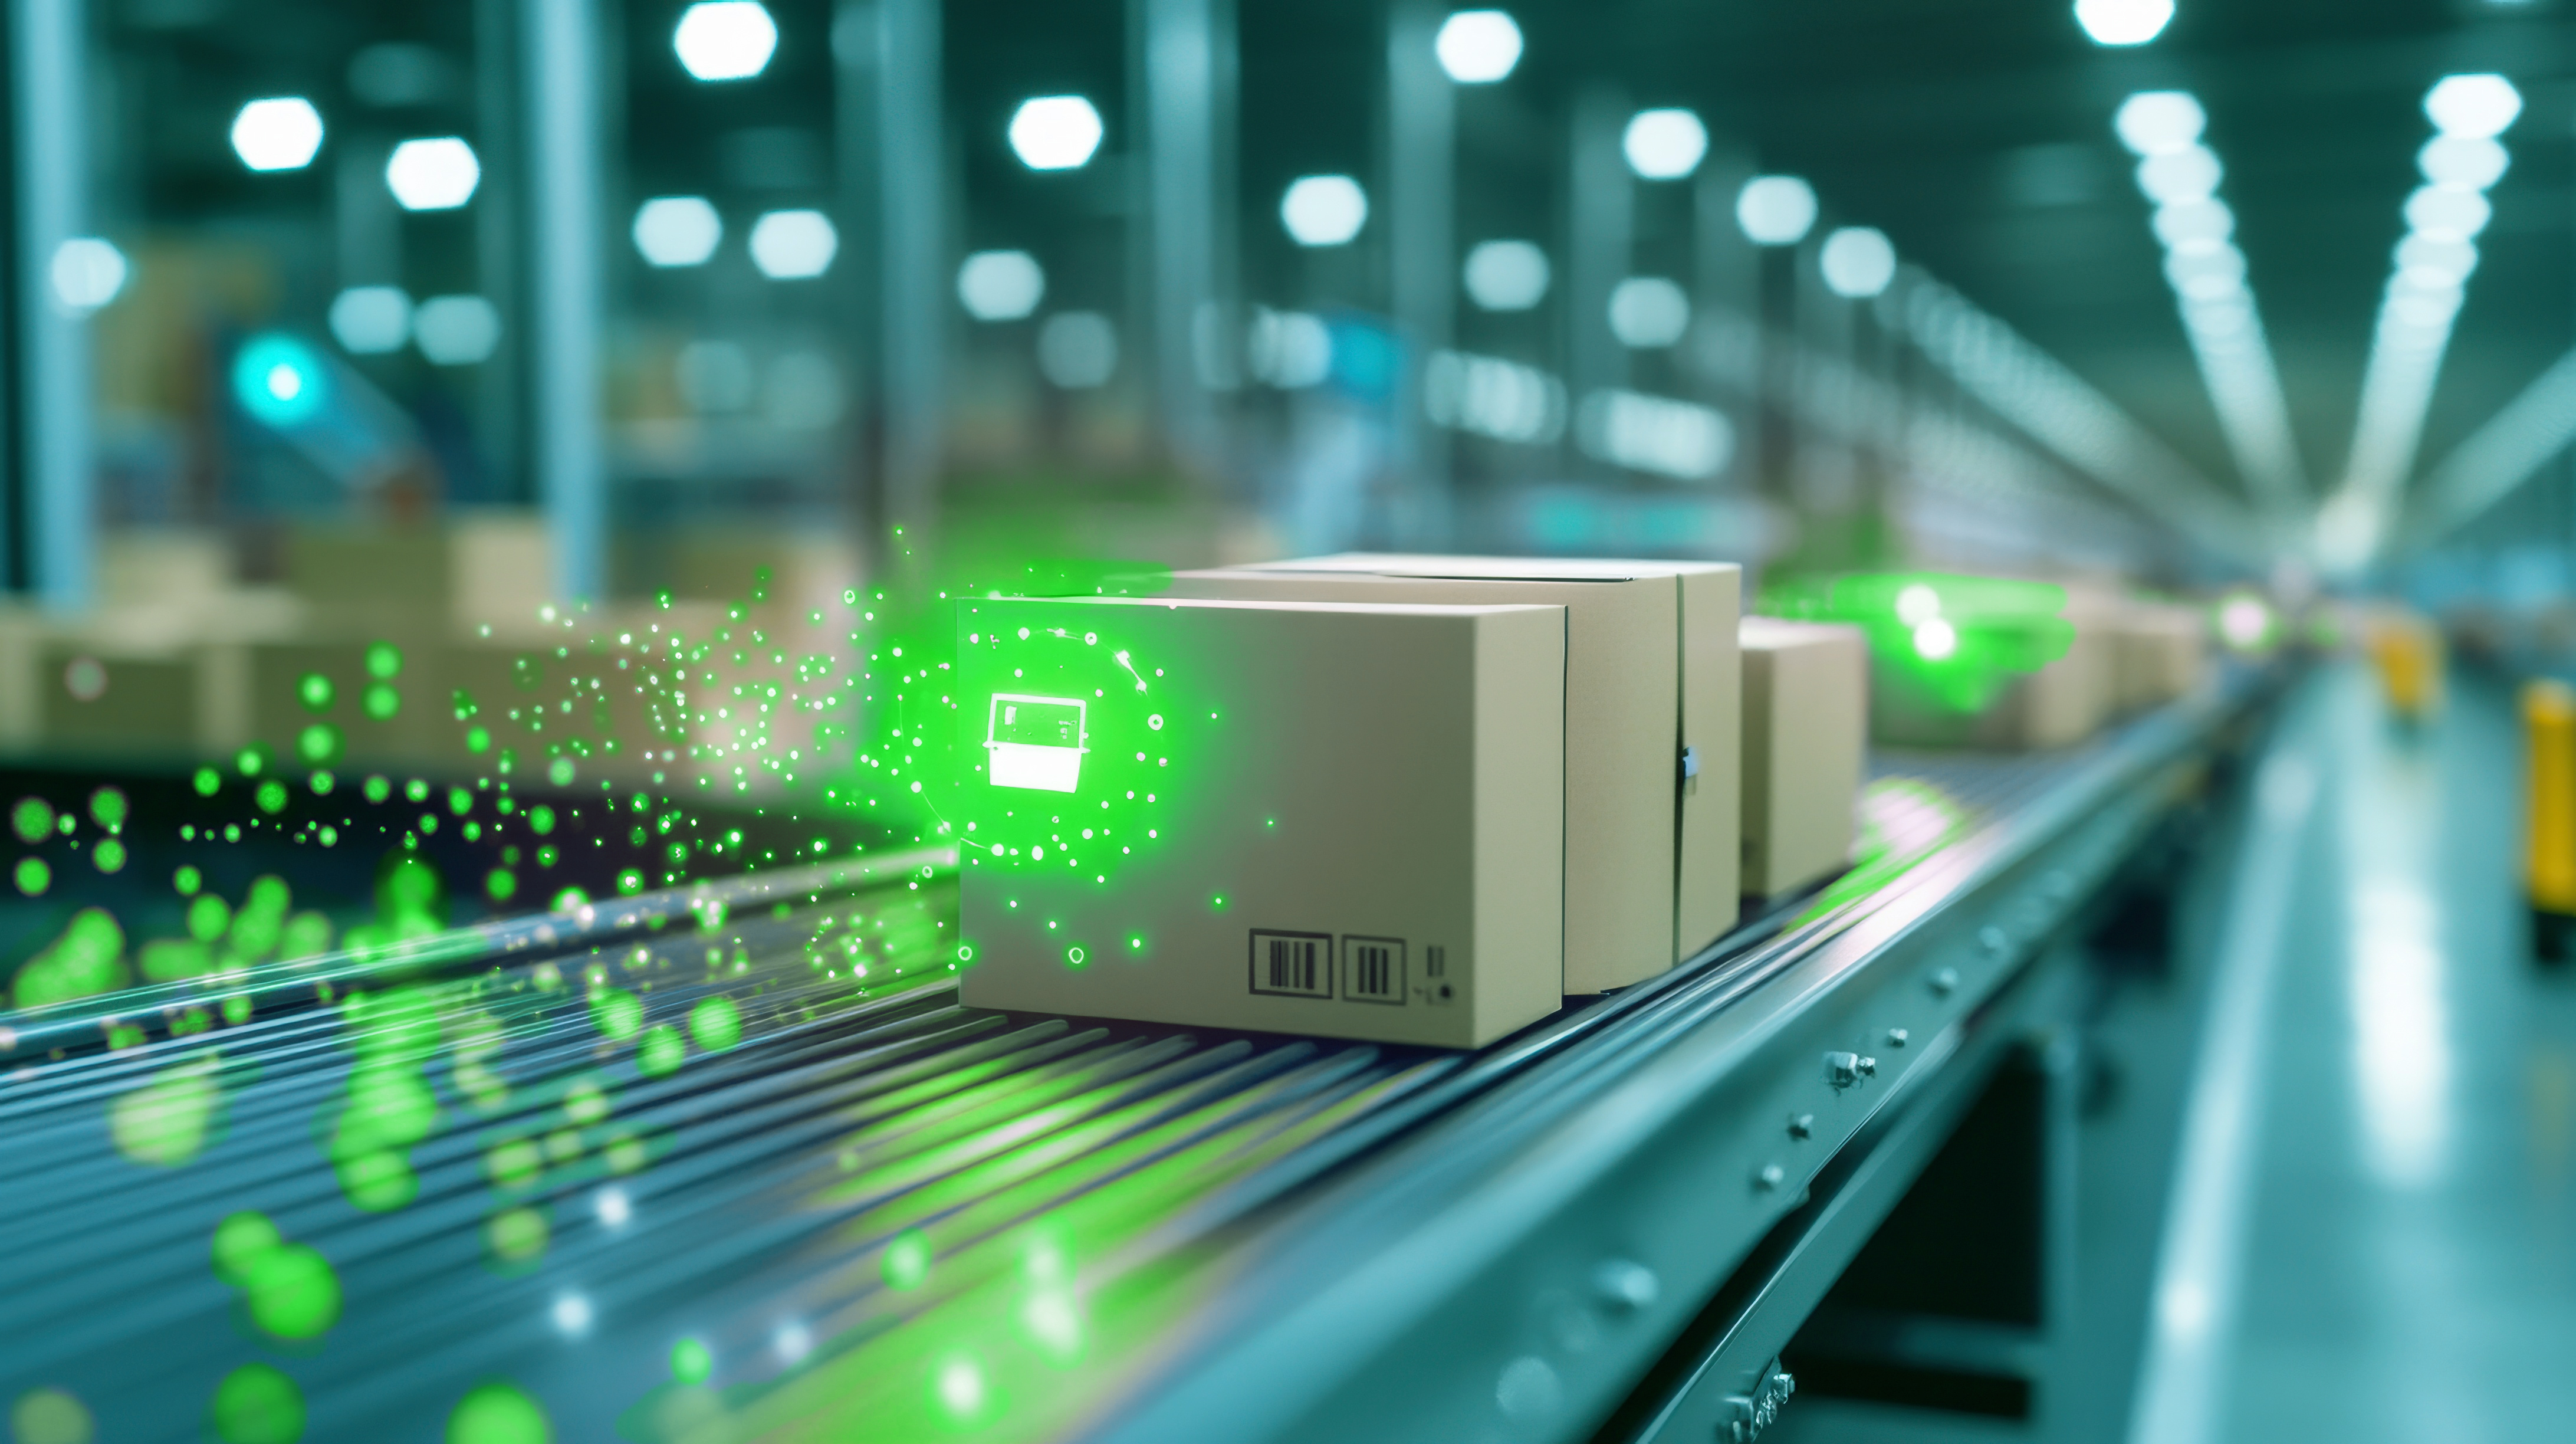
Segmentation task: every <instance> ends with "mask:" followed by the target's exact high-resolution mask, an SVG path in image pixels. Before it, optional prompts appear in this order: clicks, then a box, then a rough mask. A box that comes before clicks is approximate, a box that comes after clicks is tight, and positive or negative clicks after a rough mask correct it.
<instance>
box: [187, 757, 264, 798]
mask: <svg viewBox="0 0 2576 1444" xmlns="http://www.w3.org/2000/svg"><path fill="white" fill-rule="evenodd" d="M267 766H268V758H267V757H265V756H263V755H262V754H261V752H260V750H259V749H258V748H257V747H245V748H243V749H242V750H241V751H239V752H236V753H234V754H233V770H235V771H237V772H239V773H240V774H241V775H242V776H244V777H257V776H258V775H259V774H260V773H261V771H263V770H264V769H266V768H267ZM198 790H199V791H203V790H204V789H203V788H200V789H198Z"/></svg>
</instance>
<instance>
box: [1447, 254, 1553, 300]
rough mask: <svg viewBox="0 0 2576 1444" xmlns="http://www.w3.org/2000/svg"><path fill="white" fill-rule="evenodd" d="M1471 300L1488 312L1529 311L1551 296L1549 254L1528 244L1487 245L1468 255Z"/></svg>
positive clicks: (1468, 289)
mask: <svg viewBox="0 0 2576 1444" xmlns="http://www.w3.org/2000/svg"><path fill="white" fill-rule="evenodd" d="M1465 278H1466V282H1467V299H1469V300H1471V301H1473V302H1475V303H1476V305H1477V306H1478V307H1479V308H1480V309H1482V310H1487V311H1526V310H1528V309H1530V308H1531V307H1532V306H1535V305H1537V304H1538V303H1539V302H1540V301H1541V300H1542V299H1544V298H1545V297H1546V295H1547V283H1548V266H1547V252H1545V251H1542V250H1540V249H1539V248H1538V247H1537V246H1535V245H1533V244H1531V243H1530V242H1528V241H1483V242H1479V243H1478V244H1477V246H1476V248H1475V249H1474V250H1472V251H1469V252H1468V253H1467V268H1466V277H1465Z"/></svg>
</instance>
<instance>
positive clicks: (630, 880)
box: [617, 867, 644, 897]
mask: <svg viewBox="0 0 2576 1444" xmlns="http://www.w3.org/2000/svg"><path fill="white" fill-rule="evenodd" d="M643 890H644V874H642V873H640V872H638V871H636V870H635V869H633V868H631V867H630V868H628V869H626V870H625V871H624V872H621V873H619V874H618V875H617V891H618V892H619V893H620V894H622V895H624V896H626V897H633V896H635V895H636V894H637V893H639V892H642V891H643Z"/></svg>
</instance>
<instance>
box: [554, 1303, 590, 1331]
mask: <svg viewBox="0 0 2576 1444" xmlns="http://www.w3.org/2000/svg"><path fill="white" fill-rule="evenodd" d="M553 1314H554V1320H555V1331H556V1332H557V1333H560V1334H562V1335H563V1336H564V1337H565V1338H567V1339H578V1338H580V1337H581V1336H582V1335H584V1334H587V1333H589V1332H590V1318H591V1314H590V1300H588V1299H586V1298H583V1297H582V1296H581V1295H579V1294H558V1295H556V1297H555V1306H554V1309H553Z"/></svg>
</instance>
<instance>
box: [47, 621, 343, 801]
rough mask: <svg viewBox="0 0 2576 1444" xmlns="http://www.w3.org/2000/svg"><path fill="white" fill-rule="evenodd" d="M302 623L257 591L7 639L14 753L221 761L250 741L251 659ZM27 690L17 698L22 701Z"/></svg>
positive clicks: (61, 624)
mask: <svg viewBox="0 0 2576 1444" xmlns="http://www.w3.org/2000/svg"><path fill="white" fill-rule="evenodd" d="M304 625H305V609H304V608H303V607H302V606H301V605H300V604H298V603H297V602H296V601H295V599H294V598H292V597H289V596H286V595H284V594H282V593H279V592H275V591H272V590H267V589H259V588H242V587H228V588H226V589H224V590H222V591H218V592H215V593H212V594H207V595H198V596H190V597H186V598H177V597H173V598H168V599H161V600H152V601H135V602H125V603H111V604H109V605H106V606H102V607H100V608H98V609H96V610H94V611H90V612H86V613H81V614H78V615H75V616H70V617H62V618H56V617H40V618H34V619H29V620H27V621H25V622H23V623H22V624H20V625H18V626H15V627H11V628H9V630H11V631H13V632H14V633H16V636H15V639H14V640H12V641H10V642H8V643H6V644H5V649H6V651H7V652H8V654H9V659H8V660H7V661H6V662H5V663H0V665H5V666H6V667H7V668H8V669H9V671H10V672H11V673H12V674H14V675H12V676H9V677H5V678H0V685H5V688H6V690H8V691H10V692H12V693H20V694H21V695H20V696H19V697H18V698H17V699H16V700H15V701H13V702H12V704H11V705H10V706H9V707H8V708H7V712H8V714H9V715H8V717H7V732H8V736H9V739H10V743H11V745H12V746H13V747H15V748H18V749H21V750H27V751H36V752H44V753H49V754H57V755H63V756H84V757H118V758H148V759H152V760H156V761H170V760H182V759H193V758H200V757H207V756H215V755H223V754H228V753H230V752H232V751H234V750H235V749H237V748H239V747H241V746H243V745H244V744H246V743H248V742H250V741H251V740H252V738H253V727H252V710H253V708H252V701H253V683H252V672H253V663H252V659H253V656H254V654H255V652H256V651H257V649H258V648H260V647H261V646H263V645H266V644H267V643H269V642H271V641H274V640H276V639H279V638H285V637H292V636H294V635H296V634H297V632H299V631H300V630H301V629H302V628H303V627H304ZM22 689H23V692H22Z"/></svg>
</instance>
